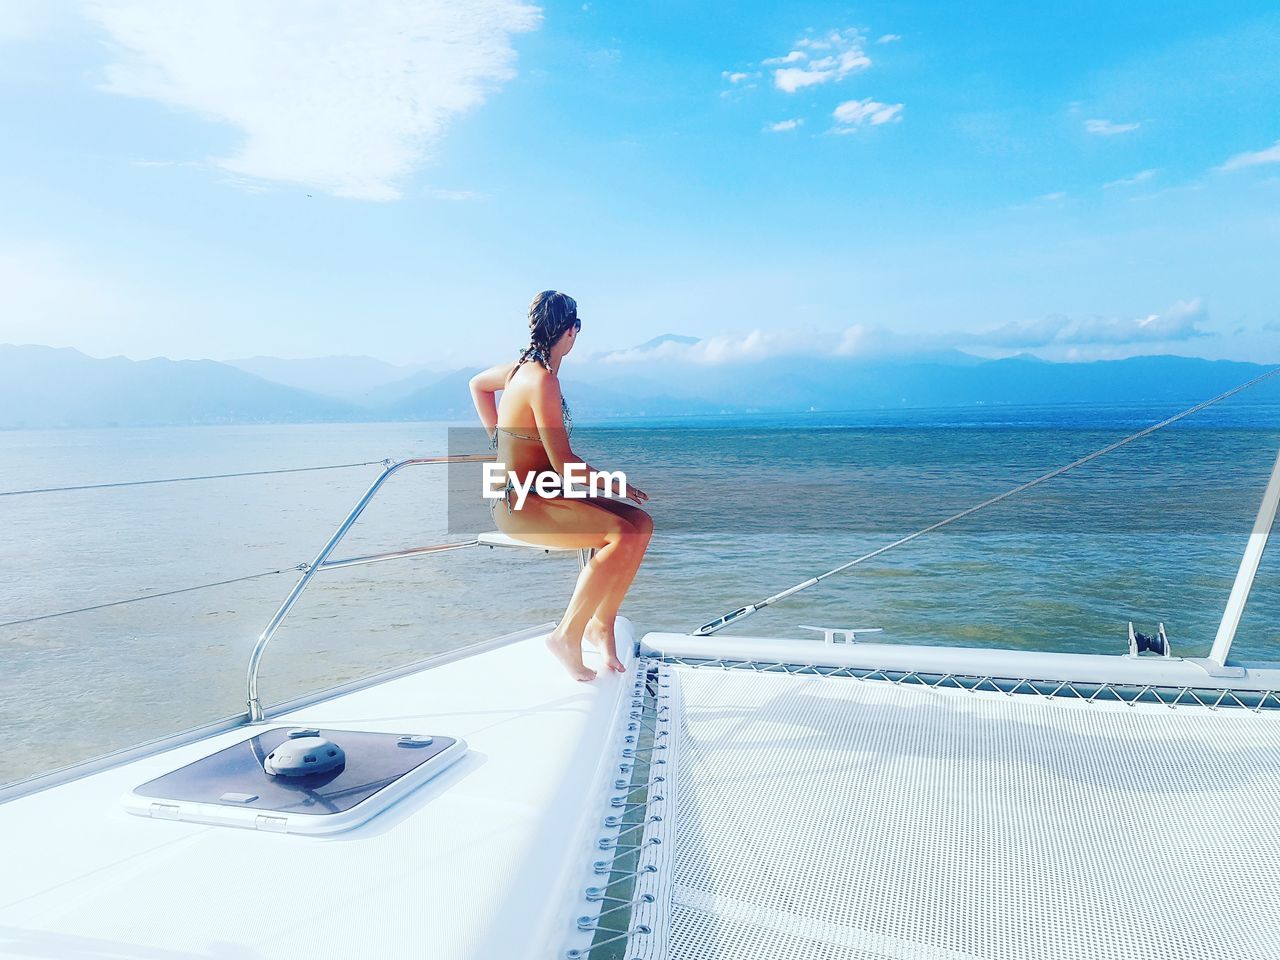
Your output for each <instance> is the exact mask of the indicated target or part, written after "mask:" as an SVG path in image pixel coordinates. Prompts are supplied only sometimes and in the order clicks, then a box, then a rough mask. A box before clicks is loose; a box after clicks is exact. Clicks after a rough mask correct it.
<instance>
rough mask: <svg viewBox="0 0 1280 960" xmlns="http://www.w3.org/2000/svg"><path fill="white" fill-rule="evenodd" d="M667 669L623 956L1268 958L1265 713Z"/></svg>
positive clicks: (1273, 865) (1279, 785)
mask: <svg viewBox="0 0 1280 960" xmlns="http://www.w3.org/2000/svg"><path fill="white" fill-rule="evenodd" d="M664 673H666V674H667V676H668V677H669V682H670V684H671V685H672V687H673V688H674V689H673V693H674V694H675V696H673V698H672V702H673V704H676V705H677V707H676V709H674V710H673V711H672V715H671V718H670V719H671V721H672V741H673V742H672V748H673V749H672V750H671V756H670V770H669V775H670V777H671V779H672V780H673V781H674V782H673V783H672V784H671V786H672V787H673V788H674V789H673V790H672V791H671V792H672V793H673V794H674V800H675V807H676V811H677V816H676V817H675V823H674V824H670V823H669V824H668V825H667V829H666V834H667V835H666V837H665V840H664V842H665V843H667V844H668V845H671V846H672V847H673V848H674V850H673V851H672V850H670V849H669V850H668V851H667V854H668V855H669V856H671V857H672V862H671V864H670V865H669V866H668V867H667V869H668V870H670V876H669V877H668V878H667V879H668V884H665V885H664V886H666V888H667V889H668V890H669V891H670V893H669V901H668V902H664V903H662V904H660V906H661V907H662V908H665V916H661V917H654V918H653V920H654V921H656V922H654V923H651V924H650V926H657V925H659V924H661V926H662V928H663V935H662V936H659V937H653V938H637V939H636V940H635V941H633V942H632V944H631V945H630V947H631V949H629V950H628V951H627V953H626V954H624V955H625V956H628V957H629V956H648V957H652V956H655V950H654V948H655V947H656V946H658V945H659V944H660V949H659V950H658V951H657V953H660V954H661V955H664V956H667V957H670V958H673V960H712V958H716V960H726V958H735V960H736V958H743V960H746V958H751V960H799V958H822V960H845V958H859V960H860V958H865V957H911V958H957V957H965V958H972V957H981V958H1037V960H1049V958H1063V960H1066V958H1071V960H1076V958H1081V957H1089V958H1095V957H1096V958H1105V960H1110V958H1115V960H1121V958H1123V960H1131V958H1134V957H1160V958H1173V960H1180V958H1186V960H1190V958H1197V960H1199V958H1204V957H1215V958H1228V957H1231V958H1243V957H1250V958H1258V957H1276V956H1280V914H1277V912H1276V911H1275V910H1274V900H1275V896H1276V893H1275V890H1276V881H1277V879H1278V878H1280V870H1277V864H1278V863H1280V820H1278V819H1277V811H1280V725H1278V724H1280V717H1277V716H1276V715H1275V714H1274V713H1270V712H1263V713H1255V712H1253V711H1247V710H1218V711H1212V710H1209V709H1205V708H1199V707H1178V708H1176V709H1170V708H1169V707H1166V706H1159V705H1127V704H1121V703H1101V702H1100V703H1092V704H1088V703H1082V702H1079V701H1071V700H1066V701H1064V700H1050V699H1047V698H1042V697H1035V696H1019V695H1013V696H1010V695H1005V694H1000V693H981V692H977V693H975V692H966V691H955V690H933V689H925V688H920V687H911V686H903V685H898V684H892V683H885V682H876V681H860V680H856V679H848V678H836V677H819V676H811V675H791V674H781V673H779V674H772V673H755V672H745V671H730V670H721V669H715V668H710V667H690V666H682V665H666V666H665V667H664ZM664 899H665V898H664ZM644 940H652V941H653V942H651V943H648V944H646V943H644V942H643V941H644Z"/></svg>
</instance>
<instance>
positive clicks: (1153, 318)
mask: <svg viewBox="0 0 1280 960" xmlns="http://www.w3.org/2000/svg"><path fill="white" fill-rule="evenodd" d="M1206 319H1208V311H1207V310H1206V309H1205V305H1204V301H1202V300H1201V299H1200V298H1199V297H1196V298H1194V299H1192V300H1179V301H1178V302H1177V303H1175V304H1173V305H1172V306H1171V307H1169V309H1168V310H1166V311H1164V313H1159V314H1157V313H1152V314H1148V315H1147V316H1145V317H1137V318H1134V319H1120V318H1109V317H1090V318H1086V319H1072V318H1070V317H1064V316H1051V317H1043V318H1040V319H1035V320H1014V321H1011V322H1009V323H1005V324H1002V325H1000V326H998V327H996V328H994V329H992V330H986V331H982V332H979V333H972V334H965V335H963V336H962V338H961V340H960V342H961V343H967V344H980V345H983V346H993V347H1044V346H1049V345H1064V344H1076V345H1081V344H1130V343H1155V342H1170V341H1183V340H1191V339H1193V338H1195V337H1202V336H1205V335H1206V334H1205V331H1204V330H1203V329H1202V328H1201V325H1202V324H1203V322H1204V321H1205V320H1206Z"/></svg>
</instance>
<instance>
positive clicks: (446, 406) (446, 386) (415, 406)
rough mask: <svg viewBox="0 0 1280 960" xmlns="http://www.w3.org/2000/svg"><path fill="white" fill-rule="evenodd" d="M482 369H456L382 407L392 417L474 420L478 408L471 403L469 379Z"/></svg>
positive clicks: (399, 418) (404, 418) (392, 418)
mask: <svg viewBox="0 0 1280 960" xmlns="http://www.w3.org/2000/svg"><path fill="white" fill-rule="evenodd" d="M479 372H480V368H479V367H467V368H464V369H462V370H455V371H454V372H453V373H450V374H447V375H445V376H444V377H441V378H439V379H437V380H435V381H434V382H433V383H430V384H428V385H427V386H424V387H421V388H420V389H418V390H414V391H413V392H412V393H410V394H409V395H408V396H406V397H404V398H402V399H400V400H397V401H394V402H392V403H389V404H386V405H384V406H383V407H382V408H381V410H382V412H383V413H384V414H385V415H386V416H387V418H388V419H391V420H464V419H471V418H473V417H474V416H475V407H474V406H472V404H471V386H470V381H471V378H472V377H474V376H475V375H476V374H477V373H479Z"/></svg>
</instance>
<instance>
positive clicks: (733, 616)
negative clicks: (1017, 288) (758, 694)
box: [693, 367, 1280, 637]
mask: <svg viewBox="0 0 1280 960" xmlns="http://www.w3.org/2000/svg"><path fill="white" fill-rule="evenodd" d="M1277 373H1280V367H1276V368H1274V369H1272V370H1268V371H1267V372H1266V373H1262V374H1259V375H1258V376H1256V377H1254V378H1253V379H1252V380H1249V381H1247V382H1246V383H1242V384H1240V385H1239V386H1236V387H1232V388H1231V389H1230V390H1228V391H1226V392H1225V393H1220V394H1218V395H1217V396H1216V397H1213V398H1211V399H1209V400H1203V401H1201V402H1200V403H1197V404H1196V405H1195V406H1194V407H1188V408H1187V409H1186V410H1183V411H1182V412H1181V413H1175V414H1174V415H1173V416H1172V417H1169V418H1168V419H1167V420H1161V421H1160V422H1159V423H1155V424H1152V425H1151V426H1149V427H1145V428H1144V429H1142V430H1139V431H1138V432H1137V433H1134V434H1131V435H1130V436H1127V437H1125V438H1124V439H1123V440H1117V441H1116V442H1115V443H1110V444H1108V445H1107V446H1105V447H1102V448H1101V449H1100V450H1095V451H1093V453H1090V454H1086V455H1085V456H1083V457H1081V458H1080V459H1079V460H1073V461H1072V462H1071V463H1068V464H1067V465H1066V466H1064V467H1058V468H1057V469H1056V470H1051V471H1049V472H1048V473H1046V474H1044V475H1042V476H1039V477H1036V478H1035V479H1034V480H1028V481H1027V482H1026V483H1023V484H1019V485H1018V486H1016V487H1014V488H1012V489H1011V490H1006V491H1005V492H1004V493H1001V494H997V495H996V496H994V497H992V498H991V499H989V500H984V501H982V502H981V503H979V504H976V505H975V506H972V507H969V508H968V509H966V510H961V511H960V512H959V513H956V514H953V515H952V516H949V517H947V518H946V519H945V520H939V521H937V522H936V523H931V524H929V526H927V527H924V528H923V529H920V530H917V531H916V532H915V533H909V534H907V535H906V536H905V537H901V538H900V539H897V540H895V541H893V543H887V544H885V545H884V546H882V547H877V548H876V549H875V550H872V551H871V552H870V553H864V554H863V555H862V556H860V557H858V558H857V559H856V560H850V561H849V562H848V563H843V564H841V565H840V566H838V567H834V568H832V569H831V570H828V571H827V572H826V573H820V574H818V575H817V576H816V577H810V578H809V579H808V580H805V581H803V582H801V583H797V584H796V585H795V586H793V587H788V588H787V589H786V590H783V591H782V592H781V593H775V594H774V595H773V596H771V597H766V598H765V599H763V600H761V601H760V602H759V603H749V604H747V605H746V606H745V607H739V608H738V609H737V610H733V611H731V612H729V613H726V614H724V615H723V616H721V617H717V618H716V619H714V620H711V621H710V622H708V623H704V624H703V625H702V626H700V627H699V628H698V629H697V630H695V631H693V636H695V637H709V636H711V634H713V633H717V632H719V631H720V630H723V629H724V628H725V627H727V626H729V624H731V623H734V622H735V621H738V620H743V619H745V618H747V617H749V616H751V615H752V614H753V613H755V612H756V611H757V610H761V609H763V608H765V607H767V606H770V605H772V604H774V603H777V602H778V601H779V600H785V599H786V598H787V597H789V596H791V595H792V594H795V593H799V592H800V591H801V590H807V589H808V588H809V587H812V586H814V585H815V584H818V583H821V582H822V581H823V580H825V579H827V577H832V576H835V575H836V574H837V573H843V572H844V571H845V570H848V569H849V568H850V567H856V566H857V565H858V564H860V563H863V562H865V561H867V560H871V559H872V558H874V557H878V556H880V554H882V553H887V552H889V551H890V550H892V549H893V548H894V547H900V546H902V545H903V544H904V543H910V542H911V541H912V540H915V539H916V538H917V537H923V536H924V535H925V534H926V533H932V532H933V531H934V530H937V529H940V528H941V527H945V526H947V524H950V523H955V522H956V521H957V520H961V519H963V518H965V517H967V516H970V515H971V514H975V513H977V512H978V511H979V510H985V509H986V508H987V507H989V506H992V505H993V504H996V503H999V502H1000V501H1001V500H1007V499H1008V498H1009V497H1012V496H1014V495H1015V494H1018V493H1022V491H1024V490H1030V489H1031V488H1032V487H1034V486H1038V485H1039V484H1042V483H1044V482H1045V481H1046V480H1052V479H1053V478H1054V477H1059V476H1061V475H1062V474H1064V473H1066V472H1067V471H1068V470H1074V469H1075V468H1076V467H1080V466H1083V465H1084V464H1086V463H1088V462H1089V461H1091V460H1097V459H1098V458H1099V457H1101V456H1105V455H1106V454H1108V453H1111V451H1113V450H1118V449H1119V448H1120V447H1123V446H1124V445H1125V444H1127V443H1132V442H1133V441H1135V440H1139V439H1141V438H1142V437H1145V436H1148V435H1149V434H1152V433H1155V432H1156V431H1157V430H1161V429H1163V428H1164V427H1167V426H1169V424H1171V423H1177V422H1178V421H1179V420H1182V419H1183V418H1185V417H1189V416H1191V415H1192V414H1193V413H1199V412H1200V411H1201V410H1203V409H1205V407H1211V406H1213V405H1214V404H1215V403H1219V402H1220V401H1222V400H1226V399H1227V398H1228V397H1232V396H1235V395H1236V394H1237V393H1240V392H1241V391H1242V390H1248V389H1249V388H1250V387H1252V386H1256V385H1257V384H1259V383H1261V382H1262V381H1263V380H1266V379H1268V378H1269V377H1274V376H1275V375H1276V374H1277Z"/></svg>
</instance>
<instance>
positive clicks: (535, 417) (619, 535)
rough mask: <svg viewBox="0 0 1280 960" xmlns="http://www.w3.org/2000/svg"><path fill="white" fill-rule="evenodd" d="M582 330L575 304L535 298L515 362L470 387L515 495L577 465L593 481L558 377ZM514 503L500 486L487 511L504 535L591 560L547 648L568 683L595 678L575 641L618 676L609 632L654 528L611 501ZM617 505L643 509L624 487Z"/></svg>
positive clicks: (549, 296)
mask: <svg viewBox="0 0 1280 960" xmlns="http://www.w3.org/2000/svg"><path fill="white" fill-rule="evenodd" d="M581 329H582V321H581V320H579V319H578V304H577V302H576V301H575V300H574V299H573V298H572V297H570V296H567V295H565V294H563V293H560V292H559V291H556V290H544V291H543V292H542V293H540V294H538V295H537V296H536V297H534V298H533V302H532V303H531V304H529V346H528V347H526V348H525V349H524V351H523V352H521V354H520V357H519V359H518V360H516V362H515V363H504V364H499V365H498V366H496V367H490V368H489V369H488V370H485V371H484V372H483V373H478V374H476V375H475V376H474V377H472V378H471V398H472V400H474V401H475V405H476V412H477V413H479V414H480V422H481V423H483V424H484V428H485V430H486V431H487V432H488V433H489V436H490V438H491V439H492V441H493V444H494V445H495V446H496V448H497V451H498V460H499V461H500V462H501V463H502V464H503V465H504V468H505V470H506V471H508V476H512V477H514V478H515V479H517V480H518V481H519V483H520V484H521V486H522V487H523V486H525V485H527V484H528V482H529V480H530V479H531V477H533V476H537V475H538V474H542V473H545V472H546V471H553V472H554V473H555V474H557V475H558V476H559V477H561V478H563V477H564V475H565V464H575V465H576V464H583V465H584V466H585V471H583V469H582V468H580V467H576V466H575V470H576V471H577V472H578V473H579V474H581V473H583V472H586V473H588V474H589V473H590V472H592V471H593V468H592V467H591V466H590V465H589V464H584V462H583V461H582V459H581V458H580V457H578V456H577V455H576V454H575V453H574V452H573V448H572V447H570V445H569V436H570V433H571V432H572V427H573V422H572V419H571V418H570V416H569V408H568V406H567V405H566V404H565V402H564V398H563V397H562V396H561V395H560V379H559V376H558V374H559V371H560V364H561V363H562V362H563V361H564V358H565V357H566V356H568V354H569V351H570V350H572V349H573V345H574V343H575V342H576V341H577V338H578V331H579V330H581ZM499 391H501V393H502V400H501V402H500V403H499V401H498V399H497V394H498V393H499ZM515 493H516V491H515V484H514V483H513V482H512V481H510V480H509V481H508V483H507V487H506V490H505V491H504V496H503V498H502V499H498V500H495V501H493V504H494V521H495V522H496V524H497V526H498V529H499V530H501V531H502V532H503V533H505V534H507V535H508V536H511V537H514V538H516V539H517V540H523V541H526V542H528V543H534V544H537V545H538V546H544V547H562V548H576V549H584V548H589V549H592V550H594V551H596V552H595V556H594V557H592V559H591V561H590V562H589V563H588V564H587V565H586V567H585V568H584V569H583V570H582V573H581V574H579V576H578V583H577V586H576V587H575V588H574V591H573V596H572V597H571V598H570V600H569V606H568V607H566V608H565V611H564V616H563V617H561V618H560V623H559V624H558V625H557V626H556V628H555V630H554V631H553V632H552V633H551V635H550V636H549V637H548V638H547V647H548V648H549V649H550V650H551V652H552V653H553V654H555V656H556V658H557V659H558V660H559V661H560V662H561V663H562V664H564V666H565V668H566V669H567V670H568V671H569V673H570V675H571V676H573V678H574V679H576V680H583V681H586V680H594V679H595V676H596V672H595V671H594V670H592V669H590V668H589V667H587V666H586V665H585V664H583V662H582V642H583V640H584V639H585V640H587V641H589V642H590V643H591V644H593V645H594V646H595V647H596V648H597V649H598V650H599V651H600V654H601V656H602V657H603V659H604V663H605V666H606V668H607V669H609V670H614V671H617V672H618V673H621V672H623V671H624V670H625V669H626V668H625V667H623V665H622V661H620V660H619V659H618V652H617V645H616V641H615V639H614V635H613V623H614V619H615V618H616V617H617V615H618V608H619V607H620V606H621V605H622V598H623V597H625V596H626V593H627V589H628V588H629V587H630V586H631V581H632V580H633V579H635V575H636V571H637V570H638V569H639V568H640V561H641V560H642V559H644V552H645V550H646V548H647V547H648V546H649V539H650V537H652V535H653V520H651V519H650V517H649V515H648V514H647V513H645V512H644V511H643V510H641V509H640V508H639V507H638V506H632V505H631V504H629V503H624V502H622V501H620V500H609V499H605V498H603V497H591V498H588V499H567V498H564V497H559V496H538V495H537V494H536V493H534V492H533V490H532V489H530V491H529V493H528V496H527V497H525V498H524V499H523V502H520V498H519V497H517V496H516V495H515ZM626 497H627V499H629V500H633V501H635V503H637V504H640V503H644V502H645V501H646V500H648V499H649V498H648V496H646V495H645V493H644V492H643V491H641V490H637V489H636V488H635V487H633V486H631V485H630V484H628V485H627V488H626Z"/></svg>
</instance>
